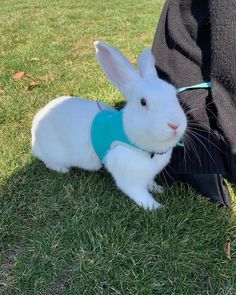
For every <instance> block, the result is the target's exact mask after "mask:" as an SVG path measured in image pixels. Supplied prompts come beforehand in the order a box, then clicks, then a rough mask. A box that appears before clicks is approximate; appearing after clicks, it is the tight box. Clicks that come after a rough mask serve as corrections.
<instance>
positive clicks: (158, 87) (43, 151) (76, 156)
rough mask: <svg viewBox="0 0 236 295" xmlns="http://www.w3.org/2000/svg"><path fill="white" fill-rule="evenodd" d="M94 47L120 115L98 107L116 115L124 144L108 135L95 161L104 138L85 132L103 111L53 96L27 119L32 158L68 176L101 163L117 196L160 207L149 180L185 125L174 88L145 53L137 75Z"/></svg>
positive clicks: (115, 55) (114, 54)
mask: <svg viewBox="0 0 236 295" xmlns="http://www.w3.org/2000/svg"><path fill="white" fill-rule="evenodd" d="M94 44H95V48H96V55H97V59H98V61H99V63H100V65H101V67H102V68H103V70H104V72H105V73H106V75H107V77H108V78H109V79H110V80H111V81H112V82H113V84H114V85H115V86H116V87H118V89H119V90H120V91H121V93H122V94H123V95H124V97H125V98H126V100H127V104H126V105H125V106H124V108H123V110H122V111H121V112H118V111H116V110H114V109H113V108H111V107H110V106H109V105H107V104H105V103H101V104H100V108H101V109H103V110H106V111H105V112H104V113H106V112H107V114H109V113H111V116H112V115H115V116H116V114H119V119H118V120H120V123H121V125H122V126H121V128H123V135H124V136H126V137H127V140H128V142H121V140H120V137H118V138H116V135H115V136H113V135H112V136H113V137H114V138H113V139H112V140H113V142H112V143H110V144H109V145H108V146H107V147H106V148H107V150H106V152H105V154H104V155H105V156H104V158H103V159H101V158H99V154H97V152H95V145H99V144H100V143H102V144H103V143H104V142H106V139H103V138H102V137H101V138H100V139H99V135H93V136H94V137H96V138H95V139H94V138H93V136H92V135H91V133H92V132H93V128H95V127H94V126H96V120H95V118H98V117H97V115H98V114H99V115H100V114H101V113H102V112H103V111H101V109H100V108H99V106H98V104H97V103H96V102H94V101H89V100H86V99H81V98H73V97H59V98H57V99H55V100H53V101H51V102H50V103H48V104H47V105H46V106H45V107H44V108H43V109H41V110H40V111H39V112H38V113H37V114H36V116H35V118H34V120H33V125H32V149H33V154H34V155H35V156H36V157H37V158H38V159H40V160H42V161H43V162H44V163H45V165H46V166H47V167H48V168H50V169H53V170H56V171H58V172H68V171H69V169H70V168H71V167H80V168H83V169H86V170H98V169H100V168H101V167H102V163H104V165H105V167H106V169H107V170H108V171H109V172H110V173H111V174H112V176H113V178H114V179H115V182H116V184H117V186H118V187H119V188H120V189H121V191H123V192H124V193H125V194H126V195H128V196H129V197H130V198H131V199H132V200H134V201H135V202H136V203H137V204H138V205H140V206H142V207H143V208H145V209H149V210H151V209H157V208H161V207H162V205H161V204H160V203H158V202H157V201H156V200H155V199H154V198H153V196H152V195H151V194H150V193H149V191H157V192H159V191H160V190H161V187H160V186H158V185H157V184H156V183H155V182H154V177H155V176H156V174H158V173H159V172H160V171H161V170H162V169H163V168H164V167H165V166H166V165H167V164H168V162H169V161H170V158H171V153H172V149H173V147H174V146H175V145H176V144H177V143H178V142H179V140H180V139H181V137H182V136H183V134H184V132H185V129H186V126H187V120H186V116H185V114H184V112H183V110H182V108H181V106H180V104H179V102H178V99H177V97H176V89H175V88H174V87H173V86H172V85H170V84H168V83H167V82H165V81H163V80H161V79H160V78H159V77H158V76H157V73H156V69H155V61H154V57H153V55H152V53H151V49H145V50H144V51H143V53H142V54H141V56H140V57H139V60H138V67H139V72H140V74H138V73H137V71H136V70H135V68H134V67H133V65H132V64H131V63H130V62H129V61H128V59H127V58H126V57H125V56H123V55H122V54H121V53H120V52H119V51H118V50H117V49H115V48H113V47H111V46H109V45H107V44H105V43H102V42H95V43H94ZM108 117H109V115H108ZM112 124H113V123H111V125H112ZM114 124H115V125H116V124H117V123H114ZM109 128H110V121H109V122H108V123H105V131H104V128H103V133H105V135H106V133H112V131H111V130H110V129H112V128H110V129H109ZM98 129H99V128H98ZM115 129H117V126H115ZM119 132H120V131H118V133H119ZM121 133H122V132H121ZM103 135H104V134H103ZM101 136H102V135H101ZM94 141H96V142H94ZM107 144H108V143H107ZM98 148H99V147H98Z"/></svg>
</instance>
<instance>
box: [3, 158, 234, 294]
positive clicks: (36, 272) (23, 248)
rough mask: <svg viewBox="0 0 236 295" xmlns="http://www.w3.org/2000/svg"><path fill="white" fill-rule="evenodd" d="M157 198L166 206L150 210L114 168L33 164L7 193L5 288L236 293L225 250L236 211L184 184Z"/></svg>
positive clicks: (12, 181) (15, 290) (6, 187)
mask: <svg viewBox="0 0 236 295" xmlns="http://www.w3.org/2000/svg"><path fill="white" fill-rule="evenodd" d="M157 198H158V199H159V200H160V201H161V202H162V203H164V204H166V209H164V210H160V211H156V212H146V211H144V210H143V209H140V208H138V207H137V206H136V205H135V204H133V203H132V202H131V201H130V200H129V199H128V198H125V197H124V196H123V195H122V194H121V193H120V192H119V191H118V189H117V188H116V186H115V184H114V182H113V180H112V179H111V177H110V176H109V175H108V173H107V172H106V171H104V170H101V171H99V172H96V173H90V172H85V171H81V170H79V169H73V170H72V171H71V172H70V173H68V174H58V173H56V172H53V171H49V170H48V169H46V168H45V166H44V165H43V164H42V163H41V162H39V161H37V160H32V161H31V162H30V163H29V164H28V165H26V166H25V167H23V168H22V169H21V170H20V171H18V172H17V173H15V174H14V175H12V176H11V177H10V178H9V179H8V180H7V181H6V183H5V184H4V186H3V190H2V194H1V200H0V208H1V223H0V243H1V266H0V292H2V294H31V295H32V294H207V293H204V292H206V291H208V294H214V295H215V294H221V293H220V292H221V291H220V290H221V289H222V290H235V285H234V284H235V281H234V279H233V277H232V274H233V273H235V268H234V267H235V252H234V254H233V256H234V257H232V259H231V260H230V259H228V258H227V257H226V255H225V253H224V245H225V243H226V241H227V240H228V239H230V241H231V246H232V249H233V250H234V251H235V235H236V224H235V218H234V216H233V212H232V211H231V210H227V209H218V208H217V206H215V205H214V204H210V203H208V202H207V201H206V200H204V199H203V198H200V197H198V196H196V195H194V193H193V192H192V191H191V189H189V190H186V189H184V188H182V187H181V186H178V187H177V186H176V187H175V188H172V189H168V188H167V189H166V192H165V194H164V195H162V196H157ZM4 292H5V293H4ZM187 292H188V293H187ZM201 292H203V293H201ZM222 294H223V293H222ZM225 294H226V293H225ZM227 294H233V293H227Z"/></svg>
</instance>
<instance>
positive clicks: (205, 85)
mask: <svg viewBox="0 0 236 295" xmlns="http://www.w3.org/2000/svg"><path fill="white" fill-rule="evenodd" d="M211 87H212V83H211V82H204V83H200V84H196V85H192V86H186V87H180V88H176V92H177V93H181V92H184V91H186V90H192V89H202V88H211ZM176 146H179V147H184V144H183V143H182V142H178V143H177V144H176Z"/></svg>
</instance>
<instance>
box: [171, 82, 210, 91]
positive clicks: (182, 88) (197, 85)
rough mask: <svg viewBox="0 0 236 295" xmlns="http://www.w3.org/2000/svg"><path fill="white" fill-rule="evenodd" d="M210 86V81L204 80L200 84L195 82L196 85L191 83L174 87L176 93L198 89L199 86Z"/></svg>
mask: <svg viewBox="0 0 236 295" xmlns="http://www.w3.org/2000/svg"><path fill="white" fill-rule="evenodd" d="M211 87H212V83H211V82H204V83H200V84H196V85H192V86H186V87H180V88H176V91H177V93H181V92H184V91H186V90H191V89H199V88H211Z"/></svg>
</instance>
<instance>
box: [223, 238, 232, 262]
mask: <svg viewBox="0 0 236 295" xmlns="http://www.w3.org/2000/svg"><path fill="white" fill-rule="evenodd" d="M224 251H225V254H226V256H227V257H228V258H229V259H231V253H230V240H228V241H227V242H226V243H225V246H224Z"/></svg>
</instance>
